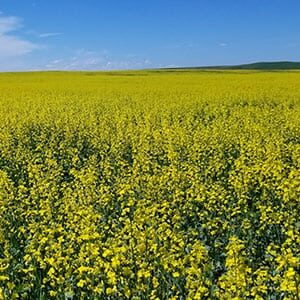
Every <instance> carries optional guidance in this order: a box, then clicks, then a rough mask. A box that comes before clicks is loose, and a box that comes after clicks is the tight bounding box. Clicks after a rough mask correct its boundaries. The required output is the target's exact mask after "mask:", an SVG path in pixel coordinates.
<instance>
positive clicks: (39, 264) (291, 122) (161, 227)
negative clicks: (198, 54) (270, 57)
mask: <svg viewBox="0 0 300 300" xmlns="http://www.w3.org/2000/svg"><path fill="white" fill-rule="evenodd" d="M299 82H300V72H298V71H288V72H283V71H280V72H279V71H278V72H257V71H213V70H211V71H205V70H201V71H199V70H193V71H188V70H178V71H175V70H173V71H172V70H169V71H135V72H133V71H130V72H129V71H123V72H41V73H35V72H33V73H2V74H0V119H1V122H0V299H135V300H138V299H152V300H154V299H157V300H158V299H171V300H175V299H178V300H179V299H190V300H192V299H256V300H260V299H261V300H262V299H298V300H299V299H300V287H299V285H300V275H299V272H300V270H299V265H300V220H299V215H300V85H299Z"/></svg>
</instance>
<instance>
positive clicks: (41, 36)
mask: <svg viewBox="0 0 300 300" xmlns="http://www.w3.org/2000/svg"><path fill="white" fill-rule="evenodd" d="M58 35H62V32H46V33H40V34H39V35H38V37H40V38H47V37H52V36H58Z"/></svg>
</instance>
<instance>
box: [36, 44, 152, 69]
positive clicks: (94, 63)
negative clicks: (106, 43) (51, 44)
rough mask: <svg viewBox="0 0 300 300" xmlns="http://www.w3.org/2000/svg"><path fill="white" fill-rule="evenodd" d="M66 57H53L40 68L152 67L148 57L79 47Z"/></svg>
mask: <svg viewBox="0 0 300 300" xmlns="http://www.w3.org/2000/svg"><path fill="white" fill-rule="evenodd" d="M73 54H74V55H71V56H70V57H68V58H65V59H62V58H58V59H54V60H51V61H50V62H48V63H47V64H46V65H45V66H44V67H42V69H43V68H44V69H48V70H124V69H143V68H150V67H152V63H151V61H150V60H149V59H147V58H143V57H138V56H135V55H127V56H126V55H125V56H124V57H115V56H113V55H110V54H109V53H108V52H107V51H105V50H104V51H101V52H96V51H90V50H85V49H79V50H76V51H74V53H73Z"/></svg>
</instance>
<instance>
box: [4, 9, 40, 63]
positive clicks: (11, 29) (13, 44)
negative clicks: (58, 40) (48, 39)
mask: <svg viewBox="0 0 300 300" xmlns="http://www.w3.org/2000/svg"><path fill="white" fill-rule="evenodd" d="M21 27H22V20H21V19H20V18H17V17H13V16H5V15H3V14H0V61H1V60H6V59H8V58H11V57H17V56H22V55H25V54H27V53H30V52H32V51H33V50H35V49H38V48H39V46H38V45H36V44H34V43H32V42H30V41H28V40H25V39H23V38H21V37H19V36H18V35H17V34H16V33H15V31H17V30H18V29H20V28H21Z"/></svg>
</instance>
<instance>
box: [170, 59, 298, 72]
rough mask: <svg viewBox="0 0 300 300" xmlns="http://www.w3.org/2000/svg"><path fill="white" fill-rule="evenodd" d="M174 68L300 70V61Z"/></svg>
mask: <svg viewBox="0 0 300 300" xmlns="http://www.w3.org/2000/svg"><path fill="white" fill-rule="evenodd" d="M172 69H218V70H297V69H298V70H300V62H291V61H278V62H256V63H251V64H243V65H233V66H206V67H205V66H203V67H187V68H172Z"/></svg>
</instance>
